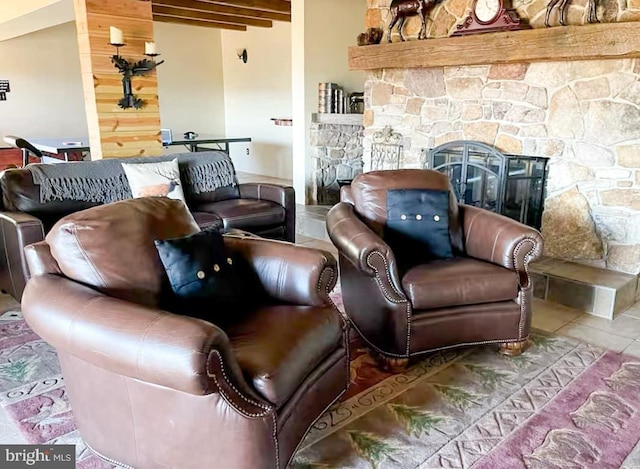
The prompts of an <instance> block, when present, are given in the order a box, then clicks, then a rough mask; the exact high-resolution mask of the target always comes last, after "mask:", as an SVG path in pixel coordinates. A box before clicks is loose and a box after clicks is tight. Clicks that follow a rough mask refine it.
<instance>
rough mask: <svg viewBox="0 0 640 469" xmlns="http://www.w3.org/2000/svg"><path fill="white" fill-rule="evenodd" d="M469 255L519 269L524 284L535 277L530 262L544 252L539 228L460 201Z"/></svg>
mask: <svg viewBox="0 0 640 469" xmlns="http://www.w3.org/2000/svg"><path fill="white" fill-rule="evenodd" d="M459 207H460V214H461V217H462V224H463V228H464V236H465V250H466V253H467V255H469V256H471V257H475V258H476V259H482V260H484V261H488V262H491V263H493V264H497V265H501V266H503V267H506V268H507V269H513V270H515V271H516V272H517V273H518V275H519V278H520V286H521V287H523V288H526V287H528V286H529V283H530V281H531V279H530V277H529V271H528V266H529V262H531V261H533V260H536V259H538V258H539V257H540V256H541V255H542V247H543V244H544V241H543V239H542V235H541V234H540V232H538V230H535V229H533V228H531V227H529V226H526V225H523V224H522V223H519V222H517V221H515V220H512V219H511V218H507V217H505V216H503V215H499V214H497V213H494V212H490V211H488V210H483V209H480V208H477V207H472V206H470V205H460V206H459Z"/></svg>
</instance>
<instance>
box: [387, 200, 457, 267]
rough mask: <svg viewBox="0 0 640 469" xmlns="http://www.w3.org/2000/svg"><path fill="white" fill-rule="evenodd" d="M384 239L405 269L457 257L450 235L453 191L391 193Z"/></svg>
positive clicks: (388, 201)
mask: <svg viewBox="0 0 640 469" xmlns="http://www.w3.org/2000/svg"><path fill="white" fill-rule="evenodd" d="M384 238H385V240H386V241H387V243H388V244H389V246H390V247H391V249H392V250H393V252H394V254H395V255H396V259H397V260H398V263H399V264H400V266H401V267H410V266H414V265H417V264H419V263H422V262H425V261H428V260H430V259H445V258H449V257H453V249H452V248H451V238H450V236H449V192H448V191H446V190H432V189H392V190H388V191H387V223H386V226H385V231H384Z"/></svg>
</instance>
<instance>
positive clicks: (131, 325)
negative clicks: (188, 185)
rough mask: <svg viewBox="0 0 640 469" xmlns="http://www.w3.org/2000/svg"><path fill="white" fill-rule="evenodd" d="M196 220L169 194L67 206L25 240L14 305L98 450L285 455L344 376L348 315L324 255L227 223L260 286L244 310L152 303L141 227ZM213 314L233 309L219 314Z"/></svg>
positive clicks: (184, 230) (261, 458) (131, 454)
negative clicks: (53, 359) (241, 233)
mask: <svg viewBox="0 0 640 469" xmlns="http://www.w3.org/2000/svg"><path fill="white" fill-rule="evenodd" d="M197 230H198V228H197V226H194V225H193V220H192V219H191V218H190V216H188V213H187V212H186V208H185V207H184V205H183V204H182V203H181V202H177V201H173V200H169V199H162V198H154V199H135V200H128V201H124V202H117V203H114V204H109V205H103V206H100V207H96V208H92V209H89V210H86V211H83V212H77V213H74V214H72V215H70V216H68V217H66V218H65V219H63V220H61V221H60V222H59V223H58V224H57V225H56V226H54V227H53V228H52V230H51V232H50V233H49V234H48V235H47V239H46V241H43V242H39V243H35V244H32V245H31V246H28V247H27V248H26V257H27V261H28V263H29V268H30V272H31V274H32V277H31V279H30V280H29V282H28V284H27V287H26V289H25V293H24V297H23V311H24V315H25V318H26V320H27V322H28V323H29V325H30V326H31V327H32V328H33V330H34V331H35V332H36V333H37V334H39V335H40V336H42V337H43V338H44V339H45V340H47V341H48V342H49V343H51V344H53V345H54V346H55V348H56V349H57V352H58V356H59V359H60V364H61V366H62V371H63V374H64V378H65V386H66V389H67V392H68V395H69V400H70V403H71V407H72V410H73V414H74V416H75V419H76V422H77V424H78V428H79V430H80V433H81V435H82V438H83V439H84V441H85V442H86V443H87V444H88V445H89V447H90V448H92V449H93V450H94V451H95V452H96V453H97V454H99V455H100V456H101V457H102V458H103V459H105V460H107V461H110V462H112V463H116V464H118V465H121V466H122V467H135V468H139V469H140V468H158V467H176V468H177V467H179V468H194V469H196V468H197V469H201V468H214V467H215V468H225V469H245V468H246V469H255V468H269V469H281V468H284V467H285V466H286V465H287V464H288V462H289V461H290V459H291V458H292V455H293V454H294V452H295V450H296V448H297V446H298V445H299V443H300V441H301V440H302V438H303V436H304V435H305V433H306V432H307V430H308V428H309V427H310V426H311V424H312V423H313V422H314V421H315V420H316V419H317V418H318V417H319V416H320V415H321V414H322V413H323V412H324V411H325V409H327V408H328V407H329V406H330V405H331V404H332V403H333V402H334V401H335V400H336V399H337V398H338V397H339V396H340V395H341V394H342V393H343V392H344V390H345V389H346V386H347V383H348V376H349V373H348V354H347V348H346V339H345V337H346V324H345V322H344V321H343V319H342V317H341V315H340V314H339V312H338V311H337V310H336V308H335V307H334V306H333V304H332V303H331V300H330V299H329V296H328V293H329V291H330V290H331V289H332V288H333V286H334V285H335V282H336V277H337V272H336V271H337V266H336V261H335V259H334V258H333V257H332V256H331V255H330V254H328V253H326V252H323V251H319V250H315V249H309V248H305V247H302V246H296V245H293V244H289V243H285V242H278V241H270V240H265V239H261V238H256V237H234V236H233V235H229V236H226V237H225V244H226V245H227V247H228V248H229V249H230V250H231V251H233V252H236V253H239V254H241V255H242V256H244V257H245V258H246V259H247V260H249V262H250V263H251V264H252V265H253V266H254V267H255V270H256V273H257V275H258V277H259V279H260V281H261V282H262V284H263V286H264V288H265V290H266V292H267V293H268V294H269V296H270V299H268V300H265V303H264V304H263V305H262V306H260V307H258V308H256V309H255V310H253V311H250V312H249V313H248V314H247V313H245V314H243V315H242V316H240V315H239V313H238V312H237V311H226V310H225V311H216V309H215V308H214V307H213V306H212V308H211V311H210V316H211V319H210V322H209V321H204V320H201V319H196V318H193V317H189V316H181V315H177V314H172V313H169V312H167V311H163V310H162V309H160V306H159V303H158V302H159V298H160V297H161V295H160V292H161V287H162V285H163V281H164V280H163V278H164V273H163V269H162V265H161V264H160V262H159V258H158V254H157V252H155V247H154V245H153V240H154V239H166V238H170V237H179V236H184V235H186V234H189V233H192V232H194V231H197ZM248 294H249V293H248ZM234 314H238V316H237V317H235V318H233V315H234ZM218 315H224V316H227V318H228V317H229V315H231V317H232V319H233V320H232V321H230V322H229V321H226V322H229V324H230V325H228V326H221V327H219V326H216V325H215V323H216V322H217V321H216V316H218ZM223 322H224V321H223Z"/></svg>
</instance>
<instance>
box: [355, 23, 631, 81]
mask: <svg viewBox="0 0 640 469" xmlns="http://www.w3.org/2000/svg"><path fill="white" fill-rule="evenodd" d="M633 57H640V23H639V22H628V23H602V24H587V25H582V26H559V27H555V28H540V29H526V30H522V31H505V32H497V33H486V34H476V35H472V36H460V37H445V38H438V39H425V40H422V41H407V42H397V43H393V44H387V43H383V44H377V45H371V46H360V47H358V46H354V47H350V48H349V68H350V69H351V70H377V69H386V68H428V67H454V66H460V65H482V64H504V63H528V62H551V61H567V60H601V59H625V58H633Z"/></svg>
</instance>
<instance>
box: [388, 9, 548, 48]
mask: <svg viewBox="0 0 640 469" xmlns="http://www.w3.org/2000/svg"><path fill="white" fill-rule="evenodd" d="M441 1H442V0H391V5H389V12H390V13H391V23H389V31H388V34H387V40H388V41H389V42H391V31H392V30H393V27H394V26H395V25H396V24H398V34H399V35H400V40H401V41H404V40H405V39H404V36H403V35H402V28H403V26H404V22H405V21H407V18H409V17H411V16H419V17H420V19H421V20H422V27H421V28H420V32H419V33H418V39H426V38H427V15H428V14H429V11H430V10H431V8H433V6H434V5H437V4H438V3H440V2H441ZM552 1H553V0H552Z"/></svg>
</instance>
